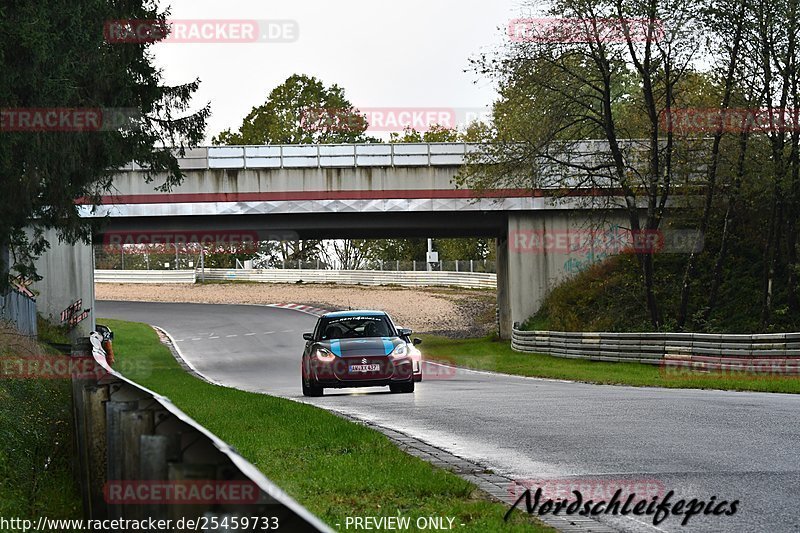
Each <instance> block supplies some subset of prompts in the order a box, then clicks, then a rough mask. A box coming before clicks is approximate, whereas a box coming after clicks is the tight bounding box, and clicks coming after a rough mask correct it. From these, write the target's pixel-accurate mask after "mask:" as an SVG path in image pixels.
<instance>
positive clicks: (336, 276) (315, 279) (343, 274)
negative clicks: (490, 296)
mask: <svg viewBox="0 0 800 533" xmlns="http://www.w3.org/2000/svg"><path fill="white" fill-rule="evenodd" d="M198 276H199V277H201V278H202V277H205V279H206V280H228V281H255V282H260V283H297V282H299V281H302V282H304V283H338V284H343V285H401V286H404V287H426V286H452V287H463V288H471V289H474V288H481V289H483V288H485V289H494V288H496V287H497V275H496V274H486V273H478V272H446V271H445V272H442V271H431V272H428V271H419V272H413V271H412V272H409V271H383V270H283V269H264V270H241V269H240V270H235V269H232V270H221V269H206V270H205V273H204V274H198Z"/></svg>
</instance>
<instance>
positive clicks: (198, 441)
mask: <svg viewBox="0 0 800 533" xmlns="http://www.w3.org/2000/svg"><path fill="white" fill-rule="evenodd" d="M76 358H80V359H79V360H78V359H76ZM73 360H74V361H75V363H76V364H75V366H77V367H80V368H81V372H80V373H73V374H72V376H73V378H72V396H73V414H74V422H75V435H76V439H75V440H76V444H77V466H78V469H79V480H80V487H81V491H82V495H83V502H84V516H85V518H87V519H92V520H106V519H112V520H113V519H138V520H142V519H150V518H152V519H153V520H155V521H158V520H172V526H171V527H164V528H162V527H161V526H159V529H164V530H170V531H173V530H174V531H190V530H191V531H194V530H197V531H201V530H202V531H232V530H234V529H238V528H239V527H242V529H251V530H252V529H256V528H255V527H253V520H254V519H256V520H257V523H258V529H260V530H261V529H264V526H263V524H264V523H265V522H262V521H263V520H264V519H266V520H267V522H266V523H268V524H270V525H271V526H272V527H270V529H277V527H275V523H274V522H273V520H274V519H275V520H277V523H278V525H279V527H280V529H281V530H286V531H298V532H307V531H308V532H313V531H323V532H329V531H332V530H331V529H330V528H328V527H327V526H326V525H325V524H324V523H322V522H321V521H320V520H319V519H318V518H316V517H315V516H314V515H312V514H311V513H310V512H309V511H308V510H306V509H305V508H304V507H302V506H301V505H300V504H298V503H297V502H296V501H294V500H293V499H292V498H290V497H289V496H288V495H286V494H285V493H284V492H283V491H282V490H281V489H280V488H279V487H277V486H276V485H275V484H273V483H272V482H271V481H270V480H268V479H267V478H266V477H265V476H264V475H263V474H262V473H261V472H259V471H258V469H256V468H255V467H254V466H253V465H252V464H250V463H249V462H248V461H246V460H245V459H244V458H243V457H242V456H240V455H239V454H238V453H236V451H234V450H233V449H232V448H231V447H230V446H229V445H228V444H226V443H225V442H223V441H221V440H220V439H219V438H217V437H216V436H214V435H213V434H212V433H211V432H209V431H208V430H207V429H205V428H204V427H202V426H201V425H200V424H198V423H197V422H195V421H194V420H192V419H191V418H190V417H189V416H187V415H186V414H185V413H184V412H183V411H181V410H180V409H178V408H177V407H176V406H175V405H174V404H173V403H172V402H170V401H169V399H167V398H165V397H163V396H160V395H158V394H156V393H154V392H152V391H150V390H147V389H145V388H144V387H141V386H139V385H137V384H136V383H134V382H132V381H130V380H129V379H126V378H125V377H123V376H122V375H121V374H119V373H117V372H115V371H113V370H112V369H111V368H109V367H108V366H107V365H106V359H105V352H104V351H103V349H102V347H101V337H100V335H98V334H97V333H92V335H91V337H90V338H89V339H83V340H82V342H81V343H79V344H76V345H75V347H74V348H73ZM78 361H80V363H79V362H78ZM83 362H88V363H89V364H83ZM181 519H183V520H184V522H183V524H184V525H183V526H178V527H176V526H175V524H176V522H177V521H178V520H181ZM234 519H235V521H234ZM188 520H192V521H194V525H190V523H189V522H187V521H188ZM244 520H249V524H250V525H249V526H243V523H244ZM224 521H227V522H228V523H229V524H237V525H236V526H233V527H230V526H219V525H217V526H215V525H214V524H215V523H217V524H220V523H224ZM200 524H205V525H204V526H202V525H200ZM144 529H146V528H144Z"/></svg>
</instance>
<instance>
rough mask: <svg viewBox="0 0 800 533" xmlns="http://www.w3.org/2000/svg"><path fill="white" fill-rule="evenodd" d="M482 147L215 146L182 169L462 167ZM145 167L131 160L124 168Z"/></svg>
mask: <svg viewBox="0 0 800 533" xmlns="http://www.w3.org/2000/svg"><path fill="white" fill-rule="evenodd" d="M479 149H480V145H478V144H465V143H391V144H314V145H268V146H213V147H201V148H194V149H192V150H187V151H186V155H185V156H183V157H180V158H179V159H178V163H179V165H180V167H181V168H182V169H187V170H190V169H213V168H225V169H233V168H241V169H245V168H308V167H323V168H325V167H328V168H336V167H384V166H461V165H462V164H464V158H465V155H466V154H468V153H471V152H474V151H477V150H479ZM141 169H142V167H140V166H139V165H137V164H135V163H129V164H128V165H126V166H125V167H123V168H120V170H123V171H136V170H141Z"/></svg>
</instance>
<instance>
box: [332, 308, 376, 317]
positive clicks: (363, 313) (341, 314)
mask: <svg viewBox="0 0 800 533" xmlns="http://www.w3.org/2000/svg"><path fill="white" fill-rule="evenodd" d="M350 316H387V315H386V313H385V312H383V311H371V310H368V309H361V310H356V311H334V312H333V313H325V314H324V315H322V318H347V317H350Z"/></svg>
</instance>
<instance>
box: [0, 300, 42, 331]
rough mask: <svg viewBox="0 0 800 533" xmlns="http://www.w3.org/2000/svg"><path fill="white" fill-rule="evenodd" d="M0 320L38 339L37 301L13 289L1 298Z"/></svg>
mask: <svg viewBox="0 0 800 533" xmlns="http://www.w3.org/2000/svg"><path fill="white" fill-rule="evenodd" d="M0 304H2V308H0V320H3V321H6V322H11V323H12V324H14V327H15V328H16V329H17V330H18V331H19V332H20V333H22V334H23V335H27V336H28V337H36V335H37V323H36V300H34V299H33V298H31V297H30V296H27V295H25V294H23V293H21V292H19V291H17V290H14V289H11V290H9V292H7V293H6V294H5V295H3V296H2V297H1V298H0Z"/></svg>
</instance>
